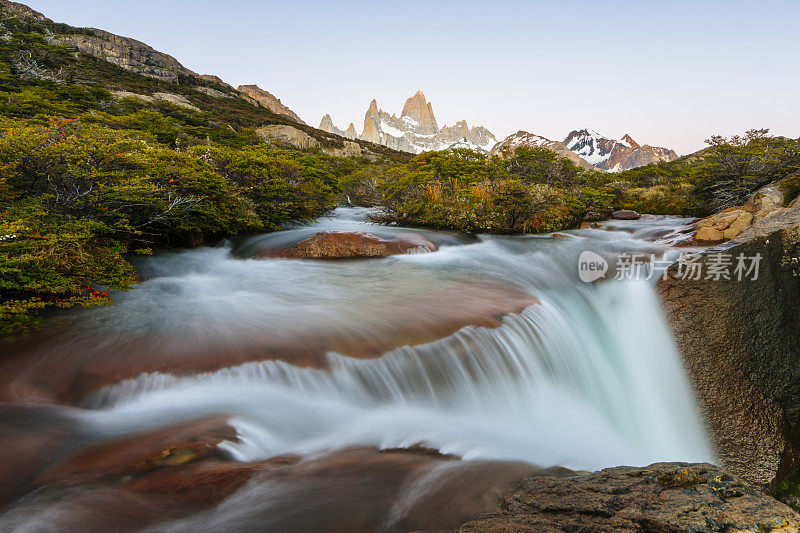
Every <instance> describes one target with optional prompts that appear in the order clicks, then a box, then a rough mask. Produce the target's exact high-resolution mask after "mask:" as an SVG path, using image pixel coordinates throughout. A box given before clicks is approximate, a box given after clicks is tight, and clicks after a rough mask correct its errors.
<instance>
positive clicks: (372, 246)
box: [256, 231, 437, 259]
mask: <svg viewBox="0 0 800 533" xmlns="http://www.w3.org/2000/svg"><path fill="white" fill-rule="evenodd" d="M436 249H437V246H436V245H435V244H434V243H433V242H431V241H430V240H429V239H427V238H425V237H423V236H422V235H417V234H415V233H407V234H403V235H397V236H395V237H392V238H382V237H378V236H377V235H375V234H372V233H366V232H359V231H354V232H344V231H321V232H319V233H315V234H314V235H312V236H311V237H308V238H307V239H304V240H302V241H300V242H298V243H296V244H293V245H291V246H289V247H288V248H284V249H265V250H264V249H262V250H258V251H257V252H256V256H257V257H262V258H263V257H286V258H293V259H342V258H347V257H386V256H389V255H395V254H405V253H409V252H434V251H436Z"/></svg>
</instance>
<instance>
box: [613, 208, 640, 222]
mask: <svg viewBox="0 0 800 533" xmlns="http://www.w3.org/2000/svg"><path fill="white" fill-rule="evenodd" d="M611 218H613V219H615V220H639V219H640V218H642V215H640V214H639V213H637V212H636V211H631V210H629V209H622V210H620V211H614V212H613V213H611Z"/></svg>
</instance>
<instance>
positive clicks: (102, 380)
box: [0, 280, 536, 402]
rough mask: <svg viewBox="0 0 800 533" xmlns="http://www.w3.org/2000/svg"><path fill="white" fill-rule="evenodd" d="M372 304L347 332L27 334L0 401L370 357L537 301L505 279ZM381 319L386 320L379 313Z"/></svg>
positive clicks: (1, 369)
mask: <svg viewBox="0 0 800 533" xmlns="http://www.w3.org/2000/svg"><path fill="white" fill-rule="evenodd" d="M373 302H374V304H375V312H374V313H373V315H372V319H371V320H369V321H367V322H366V326H365V325H364V324H358V325H357V326H358V327H353V328H352V329H344V328H342V327H341V326H340V325H330V324H327V323H323V322H319V321H316V322H307V323H303V324H287V323H284V324H272V323H270V322H265V323H264V326H263V328H262V329H261V330H255V331H253V332H251V334H250V335H248V336H240V337H237V338H225V339H219V338H214V339H206V338H204V337H202V336H198V337H197V338H191V339H188V338H173V337H168V338H165V337H162V336H144V337H135V338H126V339H120V340H119V341H116V342H110V343H106V342H98V340H97V339H95V338H92V337H89V338H83V337H80V338H77V339H74V340H71V341H70V340H67V339H66V338H65V337H64V336H61V337H58V338H57V339H55V340H54V339H53V338H49V337H43V338H41V339H38V340H28V341H27V342H25V343H20V344H17V345H10V346H6V347H5V349H6V351H7V353H8V354H9V355H8V356H6V357H4V358H2V359H0V398H5V399H6V400H13V401H16V402H22V401H30V400H31V399H36V400H37V401H41V399H44V400H46V401H50V402H54V401H61V402H80V401H82V400H83V399H84V398H85V396H86V395H87V394H89V393H91V392H93V391H95V390H97V389H99V388H101V387H104V386H107V385H111V384H114V383H117V382H119V381H122V380H124V379H129V378H133V377H136V376H138V375H139V374H142V373H146V372H165V373H170V374H173V375H177V376H182V375H183V376H185V375H192V374H197V373H201V372H213V371H215V370H218V369H220V368H223V367H229V366H235V365H240V364H243V363H247V362H251V361H269V360H282V361H286V362H288V363H291V364H293V365H296V366H304V367H317V368H325V367H327V364H328V358H327V353H328V352H331V351H334V352H337V353H339V354H342V355H346V356H349V357H354V358H359V359H370V358H375V357H379V356H381V355H383V354H384V353H386V352H388V351H391V350H394V349H396V348H399V347H401V346H406V345H411V346H413V345H419V344H425V343H429V342H433V341H436V340H439V339H444V338H446V337H449V336H450V335H452V334H453V333H455V332H456V331H458V330H459V329H461V328H463V327H466V326H478V327H491V328H493V327H497V326H499V325H500V324H501V321H502V318H503V316H505V315H508V314H514V313H520V312H522V311H523V310H524V309H525V308H526V307H528V306H529V305H532V304H534V303H536V299H535V298H532V297H531V296H530V295H528V294H526V293H525V292H524V291H523V290H521V289H519V288H517V287H514V286H512V285H505V284H497V283H488V282H485V281H479V280H464V281H458V282H454V283H451V284H449V285H446V286H443V287H440V288H436V289H434V288H430V289H426V290H422V289H420V288H419V287H418V288H416V289H414V288H413V287H412V288H411V289H409V291H408V292H407V293H405V294H398V295H390V296H386V297H385V298H384V297H376V299H374V300H373ZM387 316H391V320H384V319H382V318H381V317H387ZM396 324H403V327H400V328H399V327H397V326H396ZM56 341H57V342H56Z"/></svg>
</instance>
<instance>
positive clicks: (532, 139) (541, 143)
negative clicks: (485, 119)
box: [489, 130, 595, 170]
mask: <svg viewBox="0 0 800 533" xmlns="http://www.w3.org/2000/svg"><path fill="white" fill-rule="evenodd" d="M519 147H530V148H547V149H548V150H552V151H553V152H555V153H556V154H558V155H560V156H561V157H566V158H567V159H569V160H570V161H572V162H573V163H575V164H576V165H578V166H579V167H581V168H584V169H587V170H595V167H594V166H592V165H591V164H589V163H588V162H586V160H584V159H582V158H581V157H579V156H578V155H577V154H575V153H574V152H573V151H571V150H570V149H569V148H567V147H566V146H565V145H564V143H562V142H559V141H551V140H550V139H548V138H546V137H542V136H541V135H536V134H535V133H529V132H527V131H522V130H520V131H518V132H517V133H514V134H512V135H509V136H508V137H506V138H505V139H503V140H502V141H501V142H499V143H497V144H496V145H495V146H494V147H493V148H492V149H491V150H490V151H489V154H490V155H495V154H497V155H499V156H501V157H503V156H505V155H507V154H513V153H514V151H515V150H516V149H517V148H519Z"/></svg>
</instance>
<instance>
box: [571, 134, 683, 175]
mask: <svg viewBox="0 0 800 533" xmlns="http://www.w3.org/2000/svg"><path fill="white" fill-rule="evenodd" d="M564 145H565V146H566V147H567V148H568V149H569V150H570V151H572V152H573V153H575V154H576V155H578V156H579V157H581V158H582V159H584V160H585V161H587V162H588V163H589V164H591V165H593V166H594V167H596V168H599V169H601V170H606V171H608V172H619V171H621V170H629V169H631V168H636V167H640V166H644V165H648V164H650V163H656V162H658V161H672V160H674V159H677V158H678V154H677V153H675V151H674V150H670V149H669V148H661V147H658V146H650V145H644V146H642V145H640V144H639V143H637V142H636V141H634V140H633V138H632V137H631V136H630V135H628V134H626V135H625V136H624V137H622V139H618V140H617V139H610V138H608V137H605V136H604V135H601V134H599V133H597V132H596V131H594V130H590V129H582V130H575V131H571V132H570V133H569V135H567V137H566V138H565V139H564Z"/></svg>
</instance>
